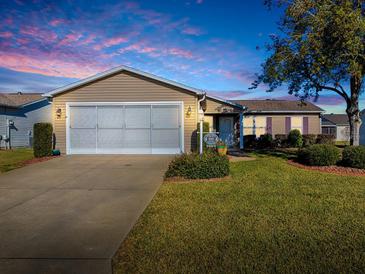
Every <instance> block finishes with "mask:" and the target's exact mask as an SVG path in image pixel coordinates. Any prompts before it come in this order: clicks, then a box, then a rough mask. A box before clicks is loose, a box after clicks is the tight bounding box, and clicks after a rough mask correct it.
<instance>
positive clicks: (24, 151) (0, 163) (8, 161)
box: [0, 148, 34, 173]
mask: <svg viewBox="0 0 365 274" xmlns="http://www.w3.org/2000/svg"><path fill="white" fill-rule="evenodd" d="M33 157H34V156H33V150H32V149H29V148H19V149H13V150H0V173H1V172H6V171H9V170H12V169H15V168H18V167H21V166H22V165H23V162H24V161H26V160H30V159H32V158H33Z"/></svg>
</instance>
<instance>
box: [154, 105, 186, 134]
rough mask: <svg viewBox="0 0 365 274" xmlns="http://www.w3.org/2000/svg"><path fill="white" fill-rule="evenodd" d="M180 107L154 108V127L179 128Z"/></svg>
mask: <svg viewBox="0 0 365 274" xmlns="http://www.w3.org/2000/svg"><path fill="white" fill-rule="evenodd" d="M179 120H180V118H179V107H178V106H153V107H152V125H153V128H156V129H158V128H178V127H179Z"/></svg>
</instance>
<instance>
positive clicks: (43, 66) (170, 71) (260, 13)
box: [0, 0, 344, 112]
mask: <svg viewBox="0 0 365 274" xmlns="http://www.w3.org/2000/svg"><path fill="white" fill-rule="evenodd" d="M90 3H91V2H90V1H71V0H69V1H54V2H52V1H40V0H16V1H1V2H0V91H3V92H9V91H10V92H12V91H24V92H30V91H37V92H45V91H49V90H51V89H54V88H56V87H60V86H62V85H65V84H67V83H70V82H74V81H76V80H78V79H81V78H84V77H87V76H90V75H93V74H95V73H98V72H101V71H104V70H106V69H109V68H112V67H116V66H118V65H128V66H132V67H135V68H138V69H141V70H144V71H147V72H150V73H153V74H156V75H158V76H162V77H165V78H168V79H171V80H175V81H178V82H181V83H183V84H187V85H190V86H193V87H196V88H200V89H204V90H207V91H208V93H211V94H214V95H218V96H221V97H225V98H228V99H253V98H255V99H265V98H285V99H295V97H293V96H289V95H288V94H287V91H286V90H285V88H281V89H280V90H278V91H275V92H274V93H266V92H265V87H260V88H259V89H257V90H249V87H250V85H251V83H252V81H253V80H254V79H255V74H256V73H259V72H260V64H261V63H262V62H263V61H264V59H265V57H266V56H267V53H266V52H265V50H264V45H265V43H267V42H268V41H269V35H270V34H272V33H276V32H277V28H276V22H277V21H278V19H279V17H280V11H279V10H271V11H269V10H267V9H266V8H265V7H264V6H263V5H262V2H261V1H260V0H257V1H215V0H185V1H180V0H160V1H159V0H155V1H152V0H150V1H146V0H145V1H138V0H131V1H105V0H104V1H92V5H91V4H90ZM317 103H318V104H319V105H320V106H321V107H323V108H324V109H326V110H327V111H328V112H343V110H344V105H343V102H342V99H341V98H339V97H337V95H332V94H331V93H325V94H323V96H321V97H320V99H319V101H318V102H317Z"/></svg>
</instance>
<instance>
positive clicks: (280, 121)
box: [246, 114, 321, 136]
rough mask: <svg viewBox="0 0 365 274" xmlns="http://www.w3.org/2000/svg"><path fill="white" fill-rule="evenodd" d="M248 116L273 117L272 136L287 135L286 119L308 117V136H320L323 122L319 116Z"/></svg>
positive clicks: (250, 115)
mask: <svg viewBox="0 0 365 274" xmlns="http://www.w3.org/2000/svg"><path fill="white" fill-rule="evenodd" d="M246 116H249V117H252V116H257V117H258V116H260V117H272V135H273V136H275V135H276V134H286V132H285V118H286V117H298V116H299V117H308V134H320V133H321V122H320V117H319V115H318V114H302V115H298V114H287V115H285V114H248V115H246Z"/></svg>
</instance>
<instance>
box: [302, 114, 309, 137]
mask: <svg viewBox="0 0 365 274" xmlns="http://www.w3.org/2000/svg"><path fill="white" fill-rule="evenodd" d="M308 133H309V119H308V117H303V134H308Z"/></svg>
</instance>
